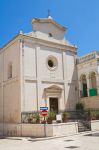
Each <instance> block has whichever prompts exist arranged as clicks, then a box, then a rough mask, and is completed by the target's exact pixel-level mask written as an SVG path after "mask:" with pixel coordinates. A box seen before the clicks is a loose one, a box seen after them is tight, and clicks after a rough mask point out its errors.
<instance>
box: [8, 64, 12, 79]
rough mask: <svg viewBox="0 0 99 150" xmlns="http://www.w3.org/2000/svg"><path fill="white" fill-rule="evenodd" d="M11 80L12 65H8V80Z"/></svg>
mask: <svg viewBox="0 0 99 150" xmlns="http://www.w3.org/2000/svg"><path fill="white" fill-rule="evenodd" d="M10 78H12V63H9V65H8V79H10Z"/></svg>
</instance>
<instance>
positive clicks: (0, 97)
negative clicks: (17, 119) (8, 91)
mask: <svg viewBox="0 0 99 150" xmlns="http://www.w3.org/2000/svg"><path fill="white" fill-rule="evenodd" d="M2 81H3V53H0V122H2V121H3V88H2Z"/></svg>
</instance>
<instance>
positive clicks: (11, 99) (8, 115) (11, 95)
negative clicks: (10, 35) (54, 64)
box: [0, 41, 21, 123]
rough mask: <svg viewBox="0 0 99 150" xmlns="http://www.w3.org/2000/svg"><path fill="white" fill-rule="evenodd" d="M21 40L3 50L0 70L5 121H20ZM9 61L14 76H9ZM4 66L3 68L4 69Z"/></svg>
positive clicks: (0, 87)
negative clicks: (0, 73)
mask: <svg viewBox="0 0 99 150" xmlns="http://www.w3.org/2000/svg"><path fill="white" fill-rule="evenodd" d="M19 51H20V49H19V41H17V42H15V43H13V44H11V45H8V46H7V47H5V48H4V49H3V51H1V54H0V57H1V55H2V59H0V71H1V72H2V78H1V85H0V106H1V107H2V109H0V111H2V113H1V114H2V116H3V119H4V122H12V123H14V122H20V121H21V115H20V103H21V102H20V88H19V87H20V86H19V75H20V71H19V69H20V60H19V58H20V57H19V56H20V53H19ZM16 58H17V59H16ZM9 63H11V64H12V77H10V78H9V77H8V67H9ZM2 68H3V69H2Z"/></svg>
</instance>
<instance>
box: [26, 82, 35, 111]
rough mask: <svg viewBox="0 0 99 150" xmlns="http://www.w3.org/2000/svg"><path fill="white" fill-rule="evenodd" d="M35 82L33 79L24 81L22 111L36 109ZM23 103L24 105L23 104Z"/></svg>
mask: <svg viewBox="0 0 99 150" xmlns="http://www.w3.org/2000/svg"><path fill="white" fill-rule="evenodd" d="M36 92H37V91H36V83H35V82H33V81H26V82H25V93H24V96H25V102H23V108H24V111H36V110H37V93H36ZM24 103H25V105H24Z"/></svg>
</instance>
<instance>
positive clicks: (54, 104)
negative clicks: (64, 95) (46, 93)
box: [49, 97, 58, 114]
mask: <svg viewBox="0 0 99 150" xmlns="http://www.w3.org/2000/svg"><path fill="white" fill-rule="evenodd" d="M49 107H50V111H55V112H56V113H57V114H58V98H55V97H50V98H49Z"/></svg>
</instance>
